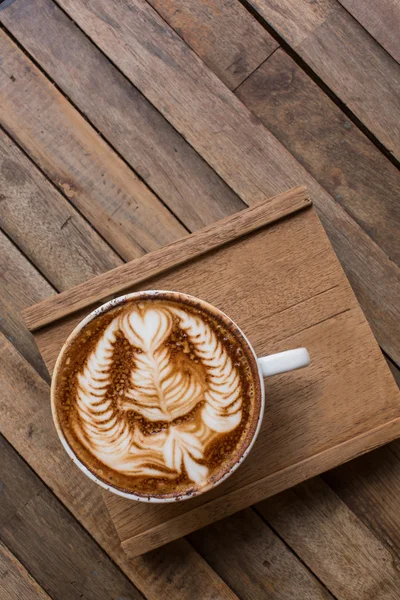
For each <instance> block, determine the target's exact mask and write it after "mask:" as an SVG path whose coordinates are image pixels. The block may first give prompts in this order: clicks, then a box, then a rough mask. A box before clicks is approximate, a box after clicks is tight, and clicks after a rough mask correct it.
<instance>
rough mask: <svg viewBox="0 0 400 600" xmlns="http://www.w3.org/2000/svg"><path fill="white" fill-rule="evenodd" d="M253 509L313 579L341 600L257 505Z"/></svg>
mask: <svg viewBox="0 0 400 600" xmlns="http://www.w3.org/2000/svg"><path fill="white" fill-rule="evenodd" d="M251 508H252V510H254V512H255V513H256V515H257V516H258V517H259V518H260V519H261V520H262V522H263V523H265V524H266V525H267V526H268V527H269V528H270V529H271V531H273V533H274V534H275V535H276V537H277V538H278V539H279V540H280V541H281V542H282V543H283V544H284V545H285V546H286V548H288V549H289V551H290V552H292V553H293V554H294V556H295V557H296V558H297V560H298V561H299V562H300V563H301V564H302V565H303V566H304V568H305V569H307V571H309V572H310V573H311V574H312V576H313V577H315V579H316V580H317V581H318V582H319V583H320V584H321V586H322V587H323V588H325V589H326V591H327V592H328V593H329V594H330V595H331V596H332V598H333V599H334V600H340V599H339V598H338V597H337V596H335V595H334V594H333V592H331V590H330V589H329V588H328V586H327V585H326V583H324V582H323V581H322V579H320V577H319V576H318V575H317V574H316V573H314V571H312V570H311V569H310V567H309V566H308V564H307V563H306V562H305V561H304V560H303V558H302V557H301V556H300V555H299V554H298V552H296V550H295V549H294V548H292V547H291V546H289V544H288V543H287V542H286V540H285V538H283V537H282V536H281V535H280V533H279V532H278V531H277V530H276V529H275V527H273V526H272V524H271V523H269V521H268V520H267V519H266V518H265V516H264V515H263V514H262V513H261V511H259V510H258V508H257V505H255V506H252V507H251Z"/></svg>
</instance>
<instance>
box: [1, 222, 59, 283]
mask: <svg viewBox="0 0 400 600" xmlns="http://www.w3.org/2000/svg"><path fill="white" fill-rule="evenodd" d="M0 232H1V233H2V234H3V235H4V236H5V237H6V238H7V239H8V240H9V242H10V243H11V244H12V245H13V246H15V247H16V248H17V249H18V251H19V252H20V253H21V254H22V256H23V257H24V258H25V259H26V260H27V262H28V263H29V264H30V265H31V267H33V268H34V269H35V271H37V272H38V273H39V275H40V276H41V277H43V279H44V280H45V282H46V283H48V284H49V285H50V286H51V287H52V288H53V290H54V291H55V292H58V293H59V292H60V290H59V289H57V288H56V287H55V285H54V284H53V283H52V282H51V281H50V279H49V278H48V277H46V275H45V274H44V273H42V271H41V270H40V268H39V267H38V266H37V265H36V264H35V263H34V262H33V260H32V259H31V258H30V256H28V254H26V253H25V252H24V251H23V250H22V249H21V248H20V247H19V246H18V245H17V244H16V243H15V242H14V240H13V239H12V238H11V237H10V236H9V235H8V233H7V232H6V231H5V230H4V229H3V227H2V226H1V225H0Z"/></svg>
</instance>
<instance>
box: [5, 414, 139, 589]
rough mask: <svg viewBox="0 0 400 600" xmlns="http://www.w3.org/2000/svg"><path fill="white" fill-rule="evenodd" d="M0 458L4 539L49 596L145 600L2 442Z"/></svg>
mask: <svg viewBox="0 0 400 600" xmlns="http://www.w3.org/2000/svg"><path fill="white" fill-rule="evenodd" d="M40 433H41V432H40V430H39V429H38V428H37V427H34V426H33V425H32V426H31V427H30V428H28V431H27V435H28V437H29V438H30V439H32V441H33V442H34V440H36V443H38V440H39V439H40ZM0 457H1V460H0V481H1V484H2V491H1V502H0V538H1V539H2V540H3V542H4V543H5V544H6V545H7V547H8V548H9V549H10V550H11V551H12V552H13V553H14V554H16V555H17V556H18V557H19V560H20V561H22V562H23V564H24V565H25V567H26V568H27V569H28V571H29V573H30V574H31V575H32V576H33V577H34V578H35V580H36V581H37V582H38V583H39V584H40V585H41V586H42V587H43V588H44V589H45V590H46V592H47V593H48V594H49V595H50V597H51V598H52V599H53V600H56V599H59V600H64V599H65V600H75V599H76V598H79V597H84V598H88V600H89V599H93V600H95V599H96V598H99V599H104V600H109V599H110V598H112V597H118V596H122V597H124V598H129V599H130V600H131V599H132V600H140V599H141V598H142V595H141V594H140V593H139V592H138V590H137V589H136V588H135V587H134V586H133V585H132V584H131V583H130V582H129V580H128V579H127V578H126V577H125V576H124V575H123V574H122V573H121V571H120V570H119V569H118V567H116V566H115V565H114V564H113V562H112V560H111V559H110V558H109V557H108V556H107V554H106V553H105V552H103V551H102V550H101V549H100V548H99V546H98V545H97V544H96V542H95V541H94V540H93V539H92V538H91V537H90V535H88V533H87V532H86V531H85V530H84V529H83V527H81V526H80V525H79V524H78V523H77V521H76V519H74V517H73V516H72V515H71V514H70V513H69V512H68V510H67V509H66V508H65V507H64V506H63V505H62V504H61V503H60V502H58V500H57V499H56V498H55V496H54V495H53V494H52V493H51V492H50V490H49V489H47V487H46V486H45V485H44V483H43V482H42V481H40V479H39V477H38V476H37V475H36V474H35V473H34V471H32V470H31V469H30V468H29V467H28V466H27V465H26V463H25V462H24V461H23V460H22V458H21V457H20V456H18V454H17V453H16V452H15V451H14V450H13V449H12V447H11V446H10V445H9V444H8V443H7V442H6V441H5V440H4V438H1V437H0ZM81 595H82V596H81ZM0 597H2V596H1V592H0ZM33 597H34V596H32V598H33ZM8 598H9V597H8V596H5V598H4V600H7V599H8ZM16 598H18V599H19V600H22V598H23V596H22V595H21V596H16ZM29 598H30V597H29V596H27V600H28V599H29Z"/></svg>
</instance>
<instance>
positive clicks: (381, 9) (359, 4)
mask: <svg viewBox="0 0 400 600" xmlns="http://www.w3.org/2000/svg"><path fill="white" fill-rule="evenodd" d="M339 2H340V4H341V5H342V6H344V7H345V8H346V10H348V11H349V13H350V14H352V15H353V17H354V18H355V19H356V20H357V21H358V22H359V23H361V25H362V26H363V27H365V29H366V30H367V31H368V32H369V33H370V34H371V35H372V36H373V37H374V38H375V39H376V41H377V42H379V44H380V45H381V46H383V47H384V48H385V50H386V51H387V52H389V54H391V55H392V56H393V58H394V59H395V60H397V62H398V63H400V36H399V31H400V2H399V0H379V3H377V2H374V1H373V0H339Z"/></svg>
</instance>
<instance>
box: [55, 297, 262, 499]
mask: <svg viewBox="0 0 400 600" xmlns="http://www.w3.org/2000/svg"><path fill="white" fill-rule="evenodd" d="M260 409H261V390H260V378H259V373H258V367H257V362H256V359H255V357H254V355H253V352H252V351H251V349H250V348H249V346H248V344H247V342H246V340H245V339H244V338H243V335H242V334H241V332H240V331H239V330H238V328H237V327H236V326H235V325H234V324H233V323H232V321H230V319H228V318H227V317H225V315H223V314H222V313H220V312H219V311H217V310H216V309H213V307H211V306H210V305H208V304H206V303H205V302H201V301H198V300H196V299H194V298H191V297H190V296H186V295H179V294H175V293H168V292H156V293H155V292H148V293H146V292H143V293H142V294H140V295H135V296H134V297H133V298H132V297H131V298H128V299H127V300H126V301H125V302H123V303H120V304H117V305H116V306H115V307H112V308H110V309H109V310H107V311H105V312H100V313H99V314H98V315H97V316H95V317H94V318H93V319H92V320H90V321H89V322H88V323H87V324H86V325H85V326H84V327H83V328H82V329H80V331H78V333H77V334H76V335H73V336H72V338H71V341H70V342H68V344H67V345H66V347H65V348H64V351H63V352H62V355H61V357H60V359H59V362H58V365H57V370H56V374H55V378H54V382H53V410H54V413H55V419H56V423H57V424H58V426H59V427H60V428H61V431H62V433H63V435H64V437H65V439H66V441H67V444H68V445H69V446H70V448H71V449H72V451H73V453H74V454H75V456H76V457H77V458H78V459H79V460H80V462H81V463H83V464H84V465H85V466H86V467H87V468H88V469H89V470H90V471H91V472H92V473H93V474H94V475H95V476H96V477H97V478H98V479H99V480H101V481H103V482H105V483H106V484H108V485H110V486H112V487H114V488H116V489H119V490H123V491H126V492H129V493H134V494H135V495H137V496H144V497H153V498H160V499H162V498H171V497H176V498H179V497H180V496H182V495H183V494H188V493H191V492H193V493H194V492H197V491H199V490H202V491H204V490H205V489H208V488H210V487H212V486H213V485H214V484H215V483H216V482H218V481H219V480H220V479H221V478H222V477H223V476H224V475H226V474H227V473H228V472H229V471H230V470H231V469H232V468H233V467H234V466H235V464H236V463H237V462H238V460H240V457H241V456H242V455H243V453H244V452H245V450H246V448H247V447H248V445H249V444H250V442H251V440H252V438H253V436H254V432H255V430H256V427H257V423H258V419H259V415H260Z"/></svg>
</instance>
